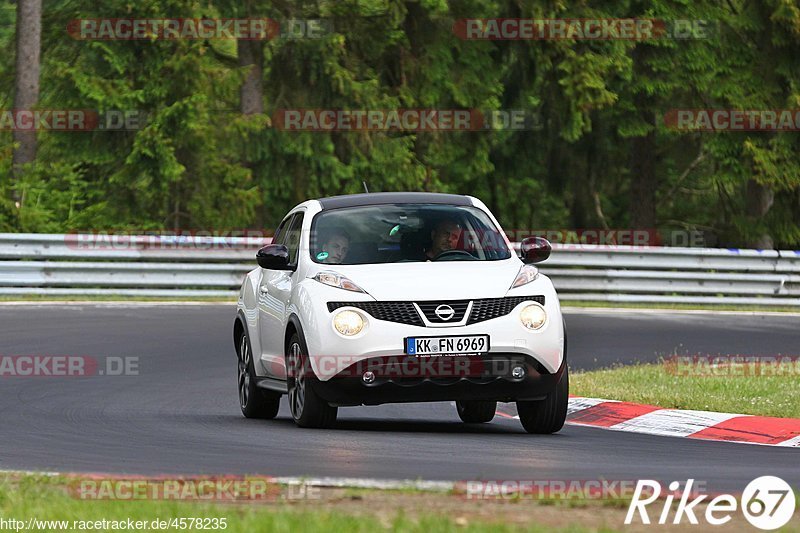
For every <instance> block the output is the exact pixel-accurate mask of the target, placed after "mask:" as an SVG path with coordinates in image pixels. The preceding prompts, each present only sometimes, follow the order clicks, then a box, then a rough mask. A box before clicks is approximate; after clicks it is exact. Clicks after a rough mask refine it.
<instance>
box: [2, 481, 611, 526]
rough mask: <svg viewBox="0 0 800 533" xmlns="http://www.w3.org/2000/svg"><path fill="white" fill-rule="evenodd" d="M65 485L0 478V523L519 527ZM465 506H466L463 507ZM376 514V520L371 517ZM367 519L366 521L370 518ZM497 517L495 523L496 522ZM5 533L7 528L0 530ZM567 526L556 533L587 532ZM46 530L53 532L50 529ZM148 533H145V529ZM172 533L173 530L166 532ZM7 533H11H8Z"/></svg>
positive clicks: (423, 514)
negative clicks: (102, 495) (76, 492)
mask: <svg viewBox="0 0 800 533" xmlns="http://www.w3.org/2000/svg"><path fill="white" fill-rule="evenodd" d="M67 484H68V481H67V480H66V479H64V478H60V477H47V476H38V475H16V474H11V475H5V476H3V475H0V517H1V518H3V519H4V520H9V519H12V518H13V519H17V520H22V521H27V520H28V519H29V518H35V519H37V520H39V521H43V520H60V521H63V520H66V521H69V527H70V528H71V527H72V526H73V524H72V522H73V521H100V520H104V519H105V520H108V521H112V520H118V521H125V520H127V519H129V518H130V519H131V520H133V521H146V522H149V523H152V521H153V520H156V519H158V520H170V519H173V518H177V519H180V518H209V519H214V518H217V519H222V518H225V519H226V521H227V527H226V528H225V529H222V528H220V529H218V531H226V532H238V531H241V532H248V533H249V532H254V531H280V532H290V531H364V532H371V531H375V530H376V529H378V530H381V529H382V530H391V531H419V532H438V531H446V532H451V531H459V532H461V531H474V532H489V531H519V530H520V528H519V527H515V526H512V525H508V524H505V525H504V524H502V523H495V522H491V523H490V522H479V521H476V520H470V521H469V522H465V521H464V520H463V519H461V520H459V519H458V517H456V516H453V515H452V513H450V516H448V514H443V515H442V514H436V513H435V509H431V510H430V511H426V510H425V509H424V507H423V506H424V502H425V501H426V496H425V495H420V505H421V507H423V508H422V509H420V512H419V513H417V512H414V513H409V512H405V513H403V512H402V511H397V510H396V509H394V507H393V506H391V505H388V506H386V507H385V508H384V509H374V508H372V507H368V508H365V509H363V510H362V511H360V512H355V513H352V512H351V513H349V514H348V513H346V512H342V511H341V510H340V509H337V508H336V502H335V501H334V502H333V503H331V502H324V503H323V502H320V503H319V505H316V504H315V502H311V503H310V504H309V503H306V504H302V505H296V504H294V503H288V502H271V503H263V502H262V503H231V504H207V503H197V502H175V501H160V500H159V501H152V500H149V501H108V500H97V501H86V500H79V499H76V498H74V497H72V496H70V495H69V493H68V492H67V490H66V486H67ZM465 505H466V504H465ZM376 513H377V516H375V515H376ZM371 515H372V516H371ZM501 520H502V517H498V521H501ZM6 529H8V528H6ZM596 529H597V528H596V527H591V528H588V529H585V528H582V527H578V528H576V527H574V526H569V527H565V528H564V529H561V531H576V532H579V531H593V530H596ZM50 530H52V531H55V530H57V529H56V528H55V527H52V526H51V528H50ZM147 530H150V529H147ZM169 530H173V531H174V530H175V529H169ZM195 530H196V529H195ZM524 530H525V531H540V532H545V531H550V530H551V529H550V528H545V527H542V526H536V525H535V524H531V525H530V526H529V527H528V526H526V527H525V528H524ZM12 531H13V529H12Z"/></svg>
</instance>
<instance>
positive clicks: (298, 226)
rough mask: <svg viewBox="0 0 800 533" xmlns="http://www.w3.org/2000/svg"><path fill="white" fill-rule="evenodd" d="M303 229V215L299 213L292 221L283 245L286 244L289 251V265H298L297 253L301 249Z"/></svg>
mask: <svg viewBox="0 0 800 533" xmlns="http://www.w3.org/2000/svg"><path fill="white" fill-rule="evenodd" d="M302 229H303V213H297V214H296V215H295V216H294V218H293V219H292V224H291V225H290V226H289V230H288V231H287V232H286V238H285V239H283V242H282V243H281V244H285V245H286V247H287V248H288V249H289V264H290V265H296V264H297V253H298V250H299V248H300V238H301V236H302Z"/></svg>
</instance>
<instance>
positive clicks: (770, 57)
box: [0, 0, 800, 248]
mask: <svg viewBox="0 0 800 533" xmlns="http://www.w3.org/2000/svg"><path fill="white" fill-rule="evenodd" d="M43 11H44V13H43V21H42V24H43V29H42V36H43V38H42V77H41V88H42V89H41V98H40V106H39V107H40V108H42V109H64V108H71V109H86V108H89V109H101V110H102V109H140V110H143V111H146V112H147V113H148V120H147V123H146V126H145V127H144V128H143V129H141V130H139V131H128V132H99V131H96V132H83V133H64V132H61V133H59V132H42V133H40V134H39V150H38V156H37V163H36V164H35V165H34V166H33V167H32V168H30V169H28V171H27V172H26V173H25V174H24V176H23V178H22V179H21V180H19V181H16V180H13V179H12V177H11V172H10V167H11V152H12V143H11V134H10V132H8V131H2V132H0V192H2V200H0V202H2V203H0V231H32V232H56V231H71V230H81V229H112V228H117V229H122V228H130V229H134V228H135V229H156V228H187V229H191V228H195V229H201V228H202V229H218V230H224V229H242V228H261V227H273V226H274V225H275V223H276V222H277V221H278V219H279V217H280V216H281V215H282V214H283V213H284V212H285V211H286V210H287V209H288V208H290V207H291V206H292V205H294V204H295V203H297V202H299V201H302V200H304V199H306V198H309V197H316V196H320V195H331V194H340V193H349V192H360V191H361V190H362V180H365V181H366V182H368V183H369V186H370V188H371V190H381V191H390V190H428V191H442V192H457V193H469V194H474V195H476V196H479V197H481V198H482V199H484V200H485V201H486V202H487V204H488V205H489V206H490V207H491V208H492V209H493V210H494V211H495V212H496V213H497V214H498V216H499V217H500V218H501V222H502V223H503V224H504V226H506V227H507V228H535V229H546V228H603V227H610V228H632V227H643V228H659V229H662V230H669V229H700V230H704V231H708V235H709V236H713V238H710V240H709V242H708V243H709V244H718V245H736V246H746V245H754V243H757V242H764V241H763V240H760V241H759V239H760V238H761V237H762V236H763V235H769V236H771V240H772V241H773V242H774V245H775V246H776V247H784V248H786V247H798V245H800V227H799V226H800V223H799V221H800V159H798V155H797V154H799V153H800V133H798V132H782V133H763V132H749V133H748V132H728V133H701V132H692V133H687V132H678V131H674V130H671V129H669V128H667V127H666V126H665V125H664V119H663V117H664V114H665V113H666V112H667V111H668V110H670V109H673V108H735V109H782V108H783V109H798V108H800V7H798V4H797V3H796V0H759V1H757V2H752V1H747V0H697V1H691V0H673V1H670V0H650V1H647V2H645V1H638V0H612V1H608V2H588V1H581V2H554V1H546V2H534V1H530V2H517V1H508V0H461V1H458V2H455V1H454V2H446V1H445V0H418V1H401V0H358V1H356V0H343V1H331V0H318V1H316V2H305V1H299V2H280V3H273V2H265V1H261V0H250V1H248V2H244V3H234V2H229V1H224V0H220V1H217V0H205V1H202V2H199V1H198V2H193V1H190V0H138V1H137V2H123V1H120V0H108V1H106V2H102V3H97V2H89V1H86V0H44V10H43ZM219 16H238V17H241V16H266V17H272V18H275V19H279V20H281V19H288V18H325V19H329V20H330V21H332V23H333V28H334V31H333V32H332V33H329V34H327V35H325V36H323V37H322V38H319V39H274V40H272V41H269V42H267V43H265V44H264V45H263V50H264V70H263V72H264V74H263V87H264V94H263V102H264V109H265V113H264V114H263V115H262V114H254V115H243V114H241V113H240V111H239V110H240V102H239V98H240V94H239V89H240V87H241V85H242V82H243V80H244V79H245V76H246V74H247V71H248V68H249V67H240V66H239V65H240V62H239V61H238V60H237V44H236V42H235V41H225V40H215V41H202V40H177V41H163V40H162V41H159V40H154V41H113V42H112V41H93V42H88V41H79V40H75V39H73V38H71V37H70V36H69V35H68V34H67V32H66V29H65V28H66V24H67V23H68V21H70V20H71V19H75V18H82V17H89V18H98V17H138V18H144V17H152V18H158V17H219ZM462 17H471V18H480V17H530V18H556V17H562V18H609V17H653V18H662V19H667V20H673V19H704V20H707V21H712V23H711V24H710V27H711V29H712V30H713V31H712V33H711V34H710V36H709V37H708V38H704V39H688V40H668V39H662V40H648V41H632V40H630V41H624V40H607V41H574V40H550V41H470V40H462V39H459V38H458V37H457V36H456V35H455V34H454V32H453V31H452V25H453V21H454V20H455V19H458V18H462ZM0 47H2V49H4V50H6V51H7V53H6V54H4V55H3V56H2V57H0V109H10V108H11V105H12V104H11V102H13V80H14V77H13V76H14V72H13V70H14V53H13V49H14V8H13V5H12V4H11V3H10V2H9V0H0ZM283 108H334V109H393V108H439V109H453V108H478V109H483V110H488V109H512V108H524V109H535V110H538V111H539V112H540V113H541V116H542V124H543V127H542V128H540V129H538V130H533V131H516V132H515V131H493V132H437V133H431V132H425V133H410V132H370V133H367V132H348V133H318V132H301V133H298V132H286V131H279V130H277V129H274V128H273V127H271V124H270V116H271V115H272V113H273V112H274V110H276V109H283ZM12 189H16V190H18V191H19V192H20V193H21V196H22V201H21V205H20V206H19V208H17V207H16V206H15V205H14V203H13V201H12V200H11V198H12V197H13V195H12ZM754 191H757V192H759V191H760V194H761V197H760V198H757V199H753V198H752V195H753V194H754ZM757 200H758V201H757ZM756 204H760V205H761V207H760V208H759V205H756Z"/></svg>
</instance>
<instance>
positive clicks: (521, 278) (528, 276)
mask: <svg viewBox="0 0 800 533" xmlns="http://www.w3.org/2000/svg"><path fill="white" fill-rule="evenodd" d="M538 277H539V269H538V268H536V267H535V266H533V265H522V268H520V269H519V273H518V274H517V279H515V280H514V283H512V284H511V288H512V289H514V288H516V287H522V286H523V285H527V284H528V283H530V282H531V281H535V280H536V278H538Z"/></svg>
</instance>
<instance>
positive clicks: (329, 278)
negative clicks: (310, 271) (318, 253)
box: [312, 270, 365, 292]
mask: <svg viewBox="0 0 800 533" xmlns="http://www.w3.org/2000/svg"><path fill="white" fill-rule="evenodd" d="M312 279H313V280H315V281H319V282H320V283H324V284H325V285H330V286H331V287H337V288H339V289H344V290H346V291H353V292H365V291H364V289H362V288H361V287H359V286H358V285H356V284H355V283H353V282H352V281H350V278H348V277H347V276H342V275H341V274H339V273H337V272H331V271H329V270H327V271H324V272H318V273H317V275H316V276H314V277H313V278H312Z"/></svg>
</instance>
